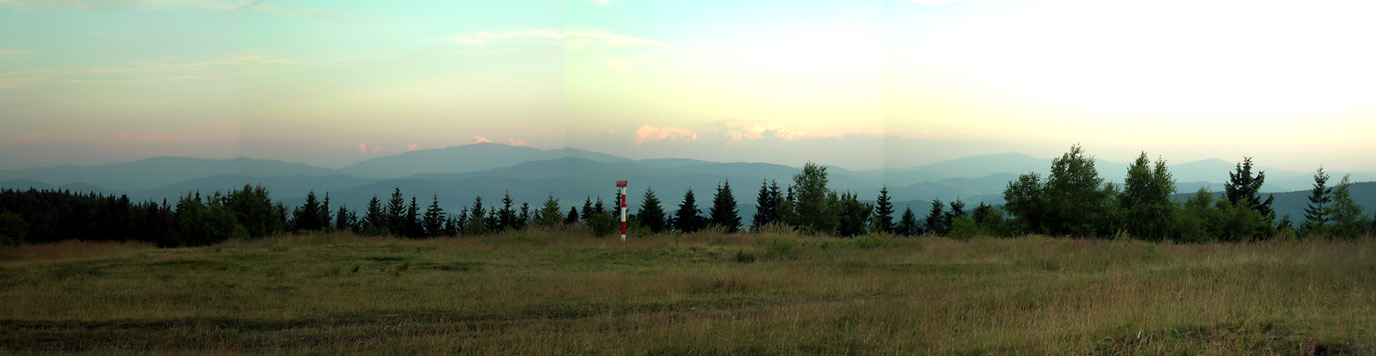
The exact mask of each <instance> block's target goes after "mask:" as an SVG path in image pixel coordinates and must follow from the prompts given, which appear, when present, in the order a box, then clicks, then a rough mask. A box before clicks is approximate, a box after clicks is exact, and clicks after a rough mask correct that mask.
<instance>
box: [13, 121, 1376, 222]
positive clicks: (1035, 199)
mask: <svg viewBox="0 0 1376 356" xmlns="http://www.w3.org/2000/svg"><path fill="white" fill-rule="evenodd" d="M1094 162H1095V161H1094V157H1093V156H1090V155H1089V154H1087V153H1086V152H1084V151H1083V150H1082V149H1081V148H1080V147H1079V146H1078V145H1076V146H1073V147H1071V148H1070V151H1069V152H1066V153H1065V154H1064V155H1062V156H1061V157H1059V158H1057V159H1055V160H1053V162H1052V166H1051V170H1050V172H1051V173H1050V174H1049V175H1048V176H1045V177H1042V176H1041V175H1039V174H1036V173H1028V174H1024V175H1021V176H1019V177H1018V178H1017V179H1016V180H1014V181H1012V182H1009V183H1008V186H1007V188H1006V189H1005V190H1004V192H1003V197H1004V199H1005V201H1006V203H1005V204H1003V205H1001V206H991V205H989V204H986V203H984V202H979V203H978V204H977V205H975V206H974V207H968V206H967V204H966V203H965V202H963V201H960V200H959V199H957V200H955V201H950V202H943V201H941V200H940V199H937V200H933V201H932V204H931V209H930V210H929V211H927V212H926V215H925V217H921V216H922V215H921V214H922V213H923V212H921V211H913V210H912V209H911V208H907V209H905V210H904V211H902V212H898V211H895V207H894V206H893V203H892V202H891V201H890V198H889V196H888V191H887V189H883V190H881V191H880V194H879V195H878V196H876V197H874V199H872V200H870V199H862V198H861V197H859V196H857V195H856V194H854V193H851V192H838V191H834V190H831V189H829V188H828V178H827V168H826V167H824V166H821V165H817V164H814V163H808V164H807V165H805V166H804V167H803V169H802V171H801V172H800V173H798V174H796V175H795V176H794V177H793V181H792V182H791V184H785V185H780V183H779V182H777V181H772V182H771V181H765V182H761V184H760V189H759V194H758V196H757V197H756V199H755V200H756V204H755V207H756V213H755V214H754V216H752V219H751V221H752V224H751V226H742V217H741V216H740V214H739V212H738V211H737V208H736V206H737V201H736V198H735V197H734V196H732V193H731V190H730V182H728V181H723V182H721V184H719V185H718V186H716V187H715V189H713V190H712V192H713V193H712V196H711V198H710V199H709V200H706V204H704V206H703V207H699V204H698V199H697V197H696V196H695V194H694V191H693V190H691V189H689V190H688V191H687V192H686V193H685V194H684V196H683V199H682V200H680V201H681V203H680V204H678V205H677V206H667V207H666V206H664V205H663V203H662V201H661V199H660V198H659V197H658V196H656V195H655V193H654V190H653V188H651V189H648V190H646V192H645V195H644V196H643V197H641V198H642V201H641V205H640V208H639V209H638V211H636V212H634V213H630V214H629V216H628V225H629V230H630V234H631V235H635V236H643V235H649V234H660V233H693V232H697V231H702V230H705V229H719V230H721V231H723V232H728V233H731V232H736V231H747V232H752V231H761V229H775V230H777V229H787V230H792V231H796V232H799V233H802V234H822V235H829V236H837V237H852V236H859V235H866V234H890V235H896V236H915V235H934V236H947V237H951V238H955V239H969V238H972V237H976V236H991V237H1012V236H1020V235H1027V234H1040V235H1048V236H1065V237H1077V238H1116V237H1130V238H1136V239H1142V240H1149V241H1176V242H1210V241H1224V242H1227V241H1255V240H1264V239H1270V238H1275V237H1287V238H1296V237H1334V238H1355V237H1358V236H1362V235H1364V234H1369V233H1370V232H1372V231H1373V229H1376V219H1373V218H1372V217H1370V216H1369V215H1367V212H1365V209H1364V208H1363V207H1362V206H1361V205H1360V204H1357V203H1355V202H1354V201H1353V199H1352V197H1351V193H1350V191H1349V187H1350V185H1351V182H1350V181H1349V180H1348V179H1347V178H1346V177H1344V178H1342V179H1341V180H1340V181H1339V182H1338V183H1337V184H1330V182H1329V180H1330V178H1331V177H1329V176H1328V175H1327V174H1325V173H1324V172H1323V170H1322V169H1319V170H1318V171H1317V172H1316V174H1315V175H1314V188H1313V190H1312V192H1311V196H1310V198H1309V201H1310V204H1309V206H1308V208H1307V209H1305V214H1304V216H1302V217H1291V216H1282V217H1277V216H1276V214H1275V212H1274V211H1273V210H1272V209H1271V204H1272V202H1273V198H1271V197H1270V196H1263V195H1262V194H1261V193H1260V191H1261V187H1262V185H1263V184H1265V181H1266V173H1265V172H1262V171H1254V166H1253V162H1252V159H1251V158H1245V159H1244V160H1243V161H1242V162H1239V163H1237V165H1236V168H1235V170H1234V171H1232V172H1229V181H1228V182H1227V183H1226V184H1225V186H1224V191H1223V192H1222V194H1221V195H1216V194H1215V193H1212V192H1209V191H1207V190H1205V189H1203V188H1201V189H1200V190H1198V191H1196V192H1193V194H1190V195H1189V198H1188V199H1185V200H1183V201H1177V200H1175V199H1173V198H1172V196H1175V195H1176V194H1178V193H1182V192H1177V191H1176V187H1175V181H1174V179H1173V178H1172V177H1171V173H1170V168H1169V166H1168V165H1167V163H1166V161H1165V160H1163V159H1157V160H1156V161H1152V160H1151V159H1150V158H1149V157H1148V156H1147V153H1146V152H1143V153H1141V155H1139V156H1138V157H1137V159H1136V160H1135V161H1134V162H1133V164H1132V165H1130V166H1129V167H1128V172H1127V178H1126V179H1125V181H1124V182H1123V184H1122V185H1121V186H1120V185H1118V184H1116V183H1112V182H1105V181H1104V179H1102V178H1100V177H1099V174H1098V171H1097V170H1096V169H1095V167H1094ZM1186 193H1188V192H1186ZM440 198H441V197H439V196H438V195H432V196H431V199H430V200H429V202H428V204H425V205H421V203H424V201H421V200H419V199H418V198H417V197H416V196H409V197H408V196H406V195H404V194H403V192H402V191H401V189H400V188H396V189H394V190H393V191H392V193H391V194H390V196H387V197H385V201H384V200H383V199H381V198H379V197H377V196H374V197H373V198H372V199H371V200H370V201H369V203H368V205H367V206H366V207H363V208H362V209H361V210H354V209H351V208H350V207H347V206H331V204H330V198H329V194H328V193H326V194H324V196H323V197H322V196H317V195H316V194H315V193H314V192H311V193H309V194H308V195H307V196H306V199H305V203H303V204H301V205H300V206H297V207H293V208H288V207H286V206H284V205H283V204H281V203H279V202H275V201H273V200H272V199H271V197H270V192H269V191H268V190H267V189H266V188H264V187H262V186H251V185H245V186H244V187H243V188H240V189H235V190H232V191H229V192H227V193H222V192H211V193H203V192H188V193H187V194H186V195H185V196H183V197H181V198H180V199H179V200H178V201H176V202H167V201H163V202H152V201H147V202H133V201H130V200H129V199H128V198H127V197H124V196H118V197H116V196H107V195H101V194H95V193H79V192H70V191H65V190H36V189H29V190H8V189H7V190H0V241H3V242H4V243H5V244H22V243H45V242H55V241H63V240H91V241H145V242H152V243H156V244H157V245H158V246H162V247H176V246H203V245H209V244H214V243H218V242H222V241H225V240H228V239H231V238H240V239H255V238H261V237H265V236H269V235H273V234H278V233H299V232H312V231H351V232H354V233H357V234H362V235H375V236H395V237H404V238H413V239H420V238H435V237H458V236H477V235H484V234H494V233H501V232H504V231H520V230H524V229H529V228H544V229H586V230H588V231H590V232H592V233H593V234H595V235H598V236H609V235H612V234H613V233H615V232H617V230H618V229H617V228H618V225H619V222H618V221H617V216H618V210H617V209H618V208H617V206H616V203H615V202H619V201H620V197H619V196H616V197H612V200H611V202H613V203H606V202H604V200H603V199H602V198H601V197H585V198H584V201H583V204H582V205H581V206H572V207H569V209H568V210H567V211H566V210H564V209H563V207H562V206H560V201H559V200H558V199H556V198H555V197H554V196H553V195H550V196H549V197H548V199H547V200H546V201H544V202H543V203H541V204H539V205H538V206H532V205H530V203H528V202H521V203H519V204H517V203H516V202H515V201H513V200H512V199H511V196H510V194H509V193H508V194H506V195H505V196H503V197H502V198H501V199H500V200H499V201H497V204H494V205H486V204H484V201H483V199H482V197H477V198H476V199H474V201H473V202H472V204H471V205H469V206H465V207H464V208H462V209H461V210H460V211H459V212H457V213H454V212H446V211H444V210H443V209H441V208H440V205H439V202H440ZM704 208H705V209H704ZM666 209H669V210H666Z"/></svg>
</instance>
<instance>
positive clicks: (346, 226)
mask: <svg viewBox="0 0 1376 356" xmlns="http://www.w3.org/2000/svg"><path fill="white" fill-rule="evenodd" d="M353 220H354V219H353V212H351V211H349V208H347V207H345V206H344V205H340V206H339V211H338V212H336V213H334V228H335V230H339V231H349V230H353V229H354V221H353Z"/></svg>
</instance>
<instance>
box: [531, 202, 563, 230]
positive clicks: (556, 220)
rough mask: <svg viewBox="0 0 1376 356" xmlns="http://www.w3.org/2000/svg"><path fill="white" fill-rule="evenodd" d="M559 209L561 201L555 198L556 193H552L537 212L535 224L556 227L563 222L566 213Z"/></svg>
mask: <svg viewBox="0 0 1376 356" xmlns="http://www.w3.org/2000/svg"><path fill="white" fill-rule="evenodd" d="M559 210H560V209H559V201H558V200H555V199H554V194H550V195H549V197H548V198H545V204H544V206H541V207H540V210H539V212H537V213H535V225H538V226H543V227H555V226H558V225H559V224H560V223H563V222H564V215H563V214H561V212H560V211H559Z"/></svg>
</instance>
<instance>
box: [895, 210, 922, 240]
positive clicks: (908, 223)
mask: <svg viewBox="0 0 1376 356" xmlns="http://www.w3.org/2000/svg"><path fill="white" fill-rule="evenodd" d="M894 233H896V234H899V235H903V236H913V235H916V234H917V233H918V231H917V214H914V213H913V208H912V207H906V208H903V217H901V218H899V219H898V229H897V231H894Z"/></svg>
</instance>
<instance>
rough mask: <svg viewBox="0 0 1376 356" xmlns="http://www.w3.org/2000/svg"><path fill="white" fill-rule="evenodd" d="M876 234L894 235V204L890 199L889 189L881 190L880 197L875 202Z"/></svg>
mask: <svg viewBox="0 0 1376 356" xmlns="http://www.w3.org/2000/svg"><path fill="white" fill-rule="evenodd" d="M874 230H875V232H882V233H886V234H888V233H893V202H891V201H890V198H889V187H887V186H884V187H880V188H879V197H877V198H875V200H874Z"/></svg>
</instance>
